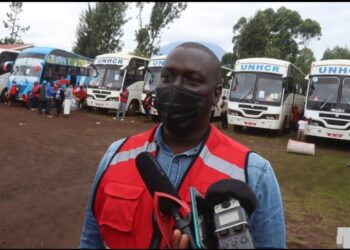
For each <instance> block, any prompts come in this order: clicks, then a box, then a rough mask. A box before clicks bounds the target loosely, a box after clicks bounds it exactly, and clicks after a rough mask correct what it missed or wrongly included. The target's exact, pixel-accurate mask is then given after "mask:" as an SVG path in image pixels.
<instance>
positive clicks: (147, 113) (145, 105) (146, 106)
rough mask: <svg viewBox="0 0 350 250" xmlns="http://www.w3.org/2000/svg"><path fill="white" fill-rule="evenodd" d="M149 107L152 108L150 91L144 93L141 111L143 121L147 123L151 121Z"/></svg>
mask: <svg viewBox="0 0 350 250" xmlns="http://www.w3.org/2000/svg"><path fill="white" fill-rule="evenodd" d="M151 107H152V94H151V92H150V91H147V92H146V97H145V100H143V109H144V110H145V119H146V120H147V121H148V120H150V119H151V113H150V112H151Z"/></svg>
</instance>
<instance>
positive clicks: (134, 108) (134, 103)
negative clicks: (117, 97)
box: [128, 100, 139, 116]
mask: <svg viewBox="0 0 350 250" xmlns="http://www.w3.org/2000/svg"><path fill="white" fill-rule="evenodd" d="M138 110H139V103H138V102H137V101H136V100H133V101H131V103H130V104H129V107H128V116H133V115H135V113H136V111H138Z"/></svg>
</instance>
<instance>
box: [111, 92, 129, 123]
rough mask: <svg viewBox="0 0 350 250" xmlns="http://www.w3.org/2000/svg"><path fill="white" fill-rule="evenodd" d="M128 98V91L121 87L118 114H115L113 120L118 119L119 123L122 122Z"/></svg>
mask: <svg viewBox="0 0 350 250" xmlns="http://www.w3.org/2000/svg"><path fill="white" fill-rule="evenodd" d="M128 98H129V91H128V89H127V88H126V87H123V89H122V91H121V92H120V98H119V107H118V112H117V115H116V116H115V117H114V118H113V120H119V119H120V120H121V121H124V118H125V112H126V104H127V102H128ZM120 117H121V118H120Z"/></svg>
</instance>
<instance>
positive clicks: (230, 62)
mask: <svg viewBox="0 0 350 250" xmlns="http://www.w3.org/2000/svg"><path fill="white" fill-rule="evenodd" d="M237 59H238V58H237V55H235V54H233V53H231V52H228V53H226V54H225V55H223V56H222V58H221V65H222V66H224V67H226V68H229V69H233V67H234V66H235V62H236V61H237Z"/></svg>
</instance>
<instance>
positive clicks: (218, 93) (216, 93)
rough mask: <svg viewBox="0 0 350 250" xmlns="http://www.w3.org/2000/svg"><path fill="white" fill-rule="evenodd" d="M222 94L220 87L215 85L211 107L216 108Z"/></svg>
mask: <svg viewBox="0 0 350 250" xmlns="http://www.w3.org/2000/svg"><path fill="white" fill-rule="evenodd" d="M221 92H222V85H221V84H217V85H216V86H215V88H214V98H213V105H214V106H216V105H217V104H218V102H219V100H220V97H221Z"/></svg>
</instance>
